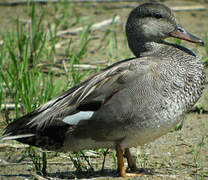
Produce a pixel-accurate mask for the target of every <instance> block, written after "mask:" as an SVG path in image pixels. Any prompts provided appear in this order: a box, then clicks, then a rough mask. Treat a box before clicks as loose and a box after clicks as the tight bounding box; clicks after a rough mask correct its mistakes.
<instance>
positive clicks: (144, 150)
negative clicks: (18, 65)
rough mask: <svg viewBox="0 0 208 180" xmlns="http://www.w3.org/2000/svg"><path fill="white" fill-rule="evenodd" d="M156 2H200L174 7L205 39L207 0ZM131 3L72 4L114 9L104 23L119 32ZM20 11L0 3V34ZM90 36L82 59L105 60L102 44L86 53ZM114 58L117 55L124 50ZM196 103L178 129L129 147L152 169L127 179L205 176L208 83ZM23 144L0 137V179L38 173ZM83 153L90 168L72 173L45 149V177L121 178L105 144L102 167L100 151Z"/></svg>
mask: <svg viewBox="0 0 208 180" xmlns="http://www.w3.org/2000/svg"><path fill="white" fill-rule="evenodd" d="M142 2H144V1H142ZM160 2H161V1H160ZM162 2H163V3H164V4H166V5H168V6H169V7H182V6H197V5H203V6H204V7H205V8H206V9H204V10H191V11H175V15H176V18H177V20H178V22H179V24H180V25H182V26H183V27H184V28H185V29H186V30H187V31H189V32H190V33H192V34H194V35H196V36H198V37H200V38H202V39H204V40H206V38H207V32H208V31H207V30H208V23H207V22H208V2H207V1H205V0H204V1H194V0H193V1H191V0H175V1H173V0H172V1H171V0H167V1H166V0H163V1H162ZM137 4H138V3H135V2H132V3H111V4H109V3H100V4H99V3H87V4H76V6H75V7H74V8H76V9H77V11H78V12H79V13H81V14H82V15H83V16H90V17H91V18H92V19H93V20H94V21H95V22H99V21H100V20H104V19H109V18H111V17H112V14H114V13H117V14H118V15H119V16H120V17H121V21H120V22H119V23H118V24H117V25H116V26H113V25H111V26H110V27H108V28H111V27H112V28H114V30H115V31H116V32H117V33H118V34H119V36H118V37H121V36H123V35H124V25H125V21H126V18H127V15H128V13H129V12H130V10H131V9H132V8H133V7H134V6H136V5H137ZM40 8H41V7H40ZM25 11H26V10H25V7H24V6H12V7H11V6H8V7H1V6H0V19H1V21H0V32H1V34H4V33H5V32H6V31H8V30H9V29H10V28H12V25H11V19H13V18H15V17H17V16H19V17H20V18H24V13H25ZM50 16H53V14H52V15H50V14H49V15H48V17H50ZM50 20H51V19H49V21H50ZM104 32H105V29H103V30H100V31H98V32H94V36H98V37H102V36H103V35H104ZM96 42H97V40H96V39H95V40H94V41H93V43H92V47H91V48H90V49H89V55H88V57H87V58H86V59H85V61H86V62H88V61H92V60H95V61H99V60H105V58H106V56H107V52H106V51H105V50H104V49H103V50H102V51H99V52H93V53H92V51H93V47H94V46H96ZM122 43H123V42H122V38H118V44H122ZM182 45H185V46H186V47H189V48H191V49H192V50H194V51H195V52H196V53H197V54H198V55H199V56H201V57H205V56H206V50H205V47H198V46H195V45H192V44H187V43H185V42H182ZM118 48H119V51H123V48H124V47H123V46H122V45H121V46H119V47H118ZM60 53H61V50H60ZM121 54H122V53H121ZM107 58H109V57H107ZM119 58H121V59H122V58H124V56H123V57H119ZM207 72H208V71H207ZM196 106H197V107H203V109H204V111H203V112H202V113H198V112H194V111H191V112H189V113H187V114H186V115H185V118H184V124H183V127H182V129H181V130H178V131H172V132H170V133H168V134H167V135H165V136H163V137H161V138H160V139H158V140H156V141H155V142H152V143H150V144H147V145H145V146H143V147H137V148H132V149H131V151H132V153H133V155H134V157H135V158H136V160H137V166H138V168H150V169H154V173H153V175H148V176H142V177H138V178H130V179H140V178H141V179H186V180H191V179H208V114H207V112H208V87H207V88H206V89H205V91H204V94H203V96H202V97H201V99H200V100H199V102H198V103H197V104H196ZM0 127H2V128H1V129H3V127H4V123H3V117H2V114H1V115H0ZM1 132H2V130H1V131H0V133H1ZM25 147H26V146H25V145H22V144H20V143H17V142H14V141H8V142H0V179H39V177H37V176H36V175H34V167H33V164H32V162H31V160H30V159H29V158H28V157H26V158H25V157H24V155H23V153H22V152H23V150H24V148H25ZM88 154H89V159H90V162H91V163H92V165H94V168H95V172H82V173H78V172H76V171H75V168H74V166H73V163H72V162H71V161H70V160H69V157H68V156H67V154H64V153H54V152H48V155H47V156H48V168H47V171H48V178H49V179H71V178H73V177H74V178H75V177H76V178H80V179H121V178H119V177H118V174H117V173H116V162H115V160H114V158H113V156H114V155H115V152H114V151H113V150H110V151H109V154H108V155H107V157H106V162H105V170H104V171H103V172H100V168H101V166H102V161H103V156H100V154H99V153H98V154H96V153H94V152H91V151H89V152H88Z"/></svg>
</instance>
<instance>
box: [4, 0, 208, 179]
mask: <svg viewBox="0 0 208 180" xmlns="http://www.w3.org/2000/svg"><path fill="white" fill-rule="evenodd" d="M126 35H127V38H128V44H129V47H130V49H131V50H132V52H133V53H134V55H135V56H136V57H135V58H131V59H126V60H123V61H120V62H117V63H115V64H113V65H111V66H109V67H107V68H106V69H104V70H102V71H101V72H99V73H97V74H95V75H93V76H92V77H90V78H88V79H87V80H86V81H84V82H82V83H80V84H78V85H76V86H75V87H73V88H71V89H69V90H67V91H66V92H64V93H62V94H61V95H60V96H58V97H56V98H54V99H52V100H51V101H49V102H48V103H46V104H44V105H42V106H40V107H39V108H37V109H36V110H35V111H33V112H31V113H29V114H27V115H25V116H23V117H21V118H19V119H17V120H15V121H13V122H12V123H11V124H9V125H8V126H7V127H6V131H5V133H4V135H5V136H4V137H3V138H2V139H4V140H6V139H16V140H17V141H20V142H22V143H26V144H29V145H33V146H38V147H41V148H44V149H49V150H55V151H64V152H65V151H74V152H76V151H80V150H82V149H97V148H115V149H116V153H117V160H118V161H117V162H118V170H119V173H120V175H121V176H123V177H129V176H137V175H138V174H137V173H126V171H125V167H124V162H123V153H124V154H125V157H127V161H128V166H129V168H130V169H131V170H135V169H136V165H135V162H134V161H133V159H132V157H131V154H130V151H129V148H131V147H136V146H142V145H144V144H147V143H149V142H151V141H154V140H155V139H157V138H159V137H160V136H162V135H164V134H166V133H168V131H169V130H170V129H171V128H173V127H175V126H176V124H177V123H178V122H179V121H180V119H181V116H182V114H183V113H184V112H186V111H188V110H190V108H191V107H192V106H193V105H194V104H195V103H196V102H197V100H198V99H199V98H200V96H201V94H202V91H203V89H204V86H205V73H204V68H203V65H202V64H201V60H200V58H199V57H198V56H196V55H195V54H194V53H193V52H192V51H191V50H189V49H187V48H185V47H182V46H180V45H176V44H171V43H168V42H165V41H164V39H165V38H168V37H175V38H179V39H183V40H186V41H189V42H193V43H198V44H201V45H203V41H202V40H200V39H198V38H197V37H195V36H193V35H191V34H189V33H187V32H186V31H185V30H184V29H183V28H182V27H180V26H178V24H177V23H176V20H175V17H174V15H173V13H172V12H171V10H170V9H169V8H168V7H167V6H165V5H162V4H158V3H145V4H142V5H139V6H138V7H136V8H135V9H133V10H132V11H131V13H130V15H129V17H128V20H127V23H126Z"/></svg>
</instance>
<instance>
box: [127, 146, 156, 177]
mask: <svg viewBox="0 0 208 180" xmlns="http://www.w3.org/2000/svg"><path fill="white" fill-rule="evenodd" d="M125 157H126V158H127V162H128V167H129V169H130V170H131V171H134V172H135V171H137V172H138V173H143V175H153V173H154V170H153V169H143V168H140V169H138V168H137V166H136V162H135V160H134V158H133V157H132V156H131V153H130V150H129V148H125ZM140 175H142V174H140Z"/></svg>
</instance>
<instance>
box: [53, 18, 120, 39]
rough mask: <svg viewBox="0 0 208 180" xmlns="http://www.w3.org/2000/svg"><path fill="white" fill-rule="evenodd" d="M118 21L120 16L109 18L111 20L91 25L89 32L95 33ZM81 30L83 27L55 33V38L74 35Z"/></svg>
mask: <svg viewBox="0 0 208 180" xmlns="http://www.w3.org/2000/svg"><path fill="white" fill-rule="evenodd" d="M119 21H120V16H116V17H115V18H111V19H107V20H104V21H101V22H99V23H96V24H93V25H92V26H91V28H90V31H95V30H97V29H100V28H101V27H103V26H107V25H110V24H113V23H116V22H119ZM83 29H84V28H83V27H79V28H76V29H72V30H64V31H59V32H58V33H57V36H63V35H68V34H76V33H79V32H82V31H83Z"/></svg>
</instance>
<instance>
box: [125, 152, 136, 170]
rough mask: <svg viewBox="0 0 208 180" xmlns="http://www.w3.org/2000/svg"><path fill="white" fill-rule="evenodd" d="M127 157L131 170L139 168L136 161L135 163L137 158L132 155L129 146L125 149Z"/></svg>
mask: <svg viewBox="0 0 208 180" xmlns="http://www.w3.org/2000/svg"><path fill="white" fill-rule="evenodd" d="M125 157H126V158H127V162H128V167H129V168H130V170H131V171H136V170H137V167H136V163H135V160H134V159H133V157H132V156H131V153H130V151H129V148H126V149H125Z"/></svg>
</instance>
